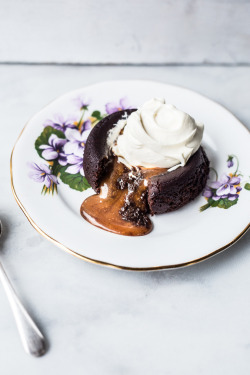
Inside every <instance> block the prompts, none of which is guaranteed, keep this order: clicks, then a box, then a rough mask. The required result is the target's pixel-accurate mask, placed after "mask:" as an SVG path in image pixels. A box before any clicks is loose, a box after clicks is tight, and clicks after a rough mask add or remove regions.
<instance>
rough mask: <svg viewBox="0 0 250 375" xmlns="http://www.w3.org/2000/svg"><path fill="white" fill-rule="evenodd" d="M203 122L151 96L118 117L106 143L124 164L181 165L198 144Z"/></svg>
mask: <svg viewBox="0 0 250 375" xmlns="http://www.w3.org/2000/svg"><path fill="white" fill-rule="evenodd" d="M203 130H204V125H203V124H201V123H199V122H197V121H195V120H194V119H193V117H191V116H189V115H188V114H187V113H185V112H183V111H181V110H179V109H177V108H176V107H175V106H173V105H171V104H166V103H165V100H164V99H158V98H154V99H151V100H149V101H147V102H146V103H144V104H143V105H142V106H141V107H140V108H139V109H138V110H137V111H135V112H133V113H132V114H131V115H129V116H128V117H127V118H123V119H121V120H119V121H118V123H117V125H116V126H114V128H112V129H111V131H110V132H109V135H108V139H107V144H108V146H109V148H110V149H111V150H112V151H113V153H114V154H115V155H116V156H118V160H119V161H120V162H122V163H124V164H125V165H126V166H127V167H129V168H131V167H139V166H140V167H145V168H168V169H170V168H171V170H173V169H175V168H178V167H179V166H184V165H185V164H186V163H187V161H188V159H189V158H190V156H191V155H193V154H194V153H195V152H196V151H197V150H198V148H199V147H200V144H201V140H202V136H203Z"/></svg>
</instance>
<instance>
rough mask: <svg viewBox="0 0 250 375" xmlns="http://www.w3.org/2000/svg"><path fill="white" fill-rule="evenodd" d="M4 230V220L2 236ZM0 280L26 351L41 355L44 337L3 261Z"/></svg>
mask: <svg viewBox="0 0 250 375" xmlns="http://www.w3.org/2000/svg"><path fill="white" fill-rule="evenodd" d="M2 232H3V227H2V222H1V221H0V237H1V235H2ZM0 280H1V281H2V284H3V287H4V289H5V292H6V294H7V297H8V300H9V302H10V306H11V308H12V311H13V314H14V318H15V321H16V325H17V328H18V331H19V334H20V337H21V341H22V343H23V346H24V349H25V351H26V352H27V353H28V354H31V355H33V356H35V357H40V356H41V355H43V354H44V353H45V340H44V337H43V335H42V333H41V332H40V330H39V329H38V328H37V326H36V324H35V323H34V321H33V320H32V319H31V317H30V316H29V314H28V313H27V311H26V310H25V308H24V306H23V305H22V303H21V302H20V300H19V298H18V297H17V295H16V293H15V291H14V289H13V287H12V285H11V283H10V281H9V279H8V276H7V275H6V273H5V271H4V268H3V266H2V264H1V262H0Z"/></svg>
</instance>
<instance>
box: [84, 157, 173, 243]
mask: <svg viewBox="0 0 250 375" xmlns="http://www.w3.org/2000/svg"><path fill="white" fill-rule="evenodd" d="M125 170H127V168H126V167H125V166H124V165H123V164H122V163H119V162H118V161H117V160H115V162H114V166H113V169H112V171H111V172H110V173H109V174H108V176H107V177H105V178H104V179H103V181H102V183H101V192H100V194H95V195H92V196H90V197H88V198H86V199H85V201H84V202H83V203H82V205H81V208H80V212H81V215H82V217H83V218H84V219H85V220H87V221H88V222H89V223H91V224H92V225H95V226H96V227H99V228H101V229H104V230H106V231H109V232H112V233H116V234H121V235H124V236H143V235H146V234H148V233H150V232H151V230H152V228H153V224H152V221H151V220H150V219H148V223H147V225H136V224H135V223H133V222H132V221H127V220H125V219H124V218H123V217H122V215H121V214H120V210H121V208H122V207H123V206H124V203H125V200H126V198H127V197H128V194H129V191H128V188H127V187H126V188H124V189H122V190H121V189H119V188H117V180H118V179H119V177H121V176H122V175H123V174H124V173H125ZM127 171H128V170H127ZM165 171H166V169H160V168H155V169H141V172H142V175H143V178H142V179H141V181H140V182H139V184H138V187H137V188H136V190H135V191H133V203H134V204H135V207H136V208H139V209H142V210H145V201H143V200H142V199H141V197H142V195H143V193H145V192H146V191H147V184H145V181H146V180H147V179H148V178H149V177H151V176H154V175H157V174H160V173H163V172H165Z"/></svg>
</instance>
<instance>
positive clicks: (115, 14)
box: [0, 0, 250, 63]
mask: <svg viewBox="0 0 250 375" xmlns="http://www.w3.org/2000/svg"><path fill="white" fill-rule="evenodd" d="M0 3H1V12H0V35H2V38H1V40H0V61H12V62H15V61H24V62H30V61H33V62H66V63H67V62H75V63H173V62H174V63H175V62H178V63H187V62H188V63H218V62H219V63H236V62H240V63H250V48H249V40H250V27H249V14H250V2H249V1H248V0H220V1H218V0H178V1H176V0H126V1H117V0H95V1H93V0H84V1H82V0H71V1H69V0H60V1H59V0H43V1H40V0H1V2H0Z"/></svg>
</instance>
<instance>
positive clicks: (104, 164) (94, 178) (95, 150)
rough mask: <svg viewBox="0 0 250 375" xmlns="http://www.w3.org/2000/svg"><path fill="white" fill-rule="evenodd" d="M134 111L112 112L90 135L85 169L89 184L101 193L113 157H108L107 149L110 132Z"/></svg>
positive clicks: (87, 143)
mask: <svg viewBox="0 0 250 375" xmlns="http://www.w3.org/2000/svg"><path fill="white" fill-rule="evenodd" d="M134 111H136V109H126V110H124V111H119V112H115V113H112V114H111V115H109V116H107V117H105V118H104V119H102V120H101V121H100V122H99V123H98V124H97V125H96V126H95V127H94V128H93V129H92V131H91V132H90V134H89V136H88V139H87V142H86V145H85V149H84V158H83V169H84V174H85V177H86V178H87V180H88V182H89V184H90V185H91V187H92V188H93V189H94V190H95V191H96V192H97V193H99V190H100V189H99V185H100V181H101V179H102V177H103V176H104V174H105V172H106V170H107V168H108V164H110V163H111V162H112V158H111V159H109V157H108V156H110V155H108V149H107V137H108V132H109V130H110V129H112V128H113V126H114V125H115V124H117V122H118V121H119V120H120V119H121V118H122V117H124V116H125V115H127V116H129V115H130V114H131V113H132V112H134Z"/></svg>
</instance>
